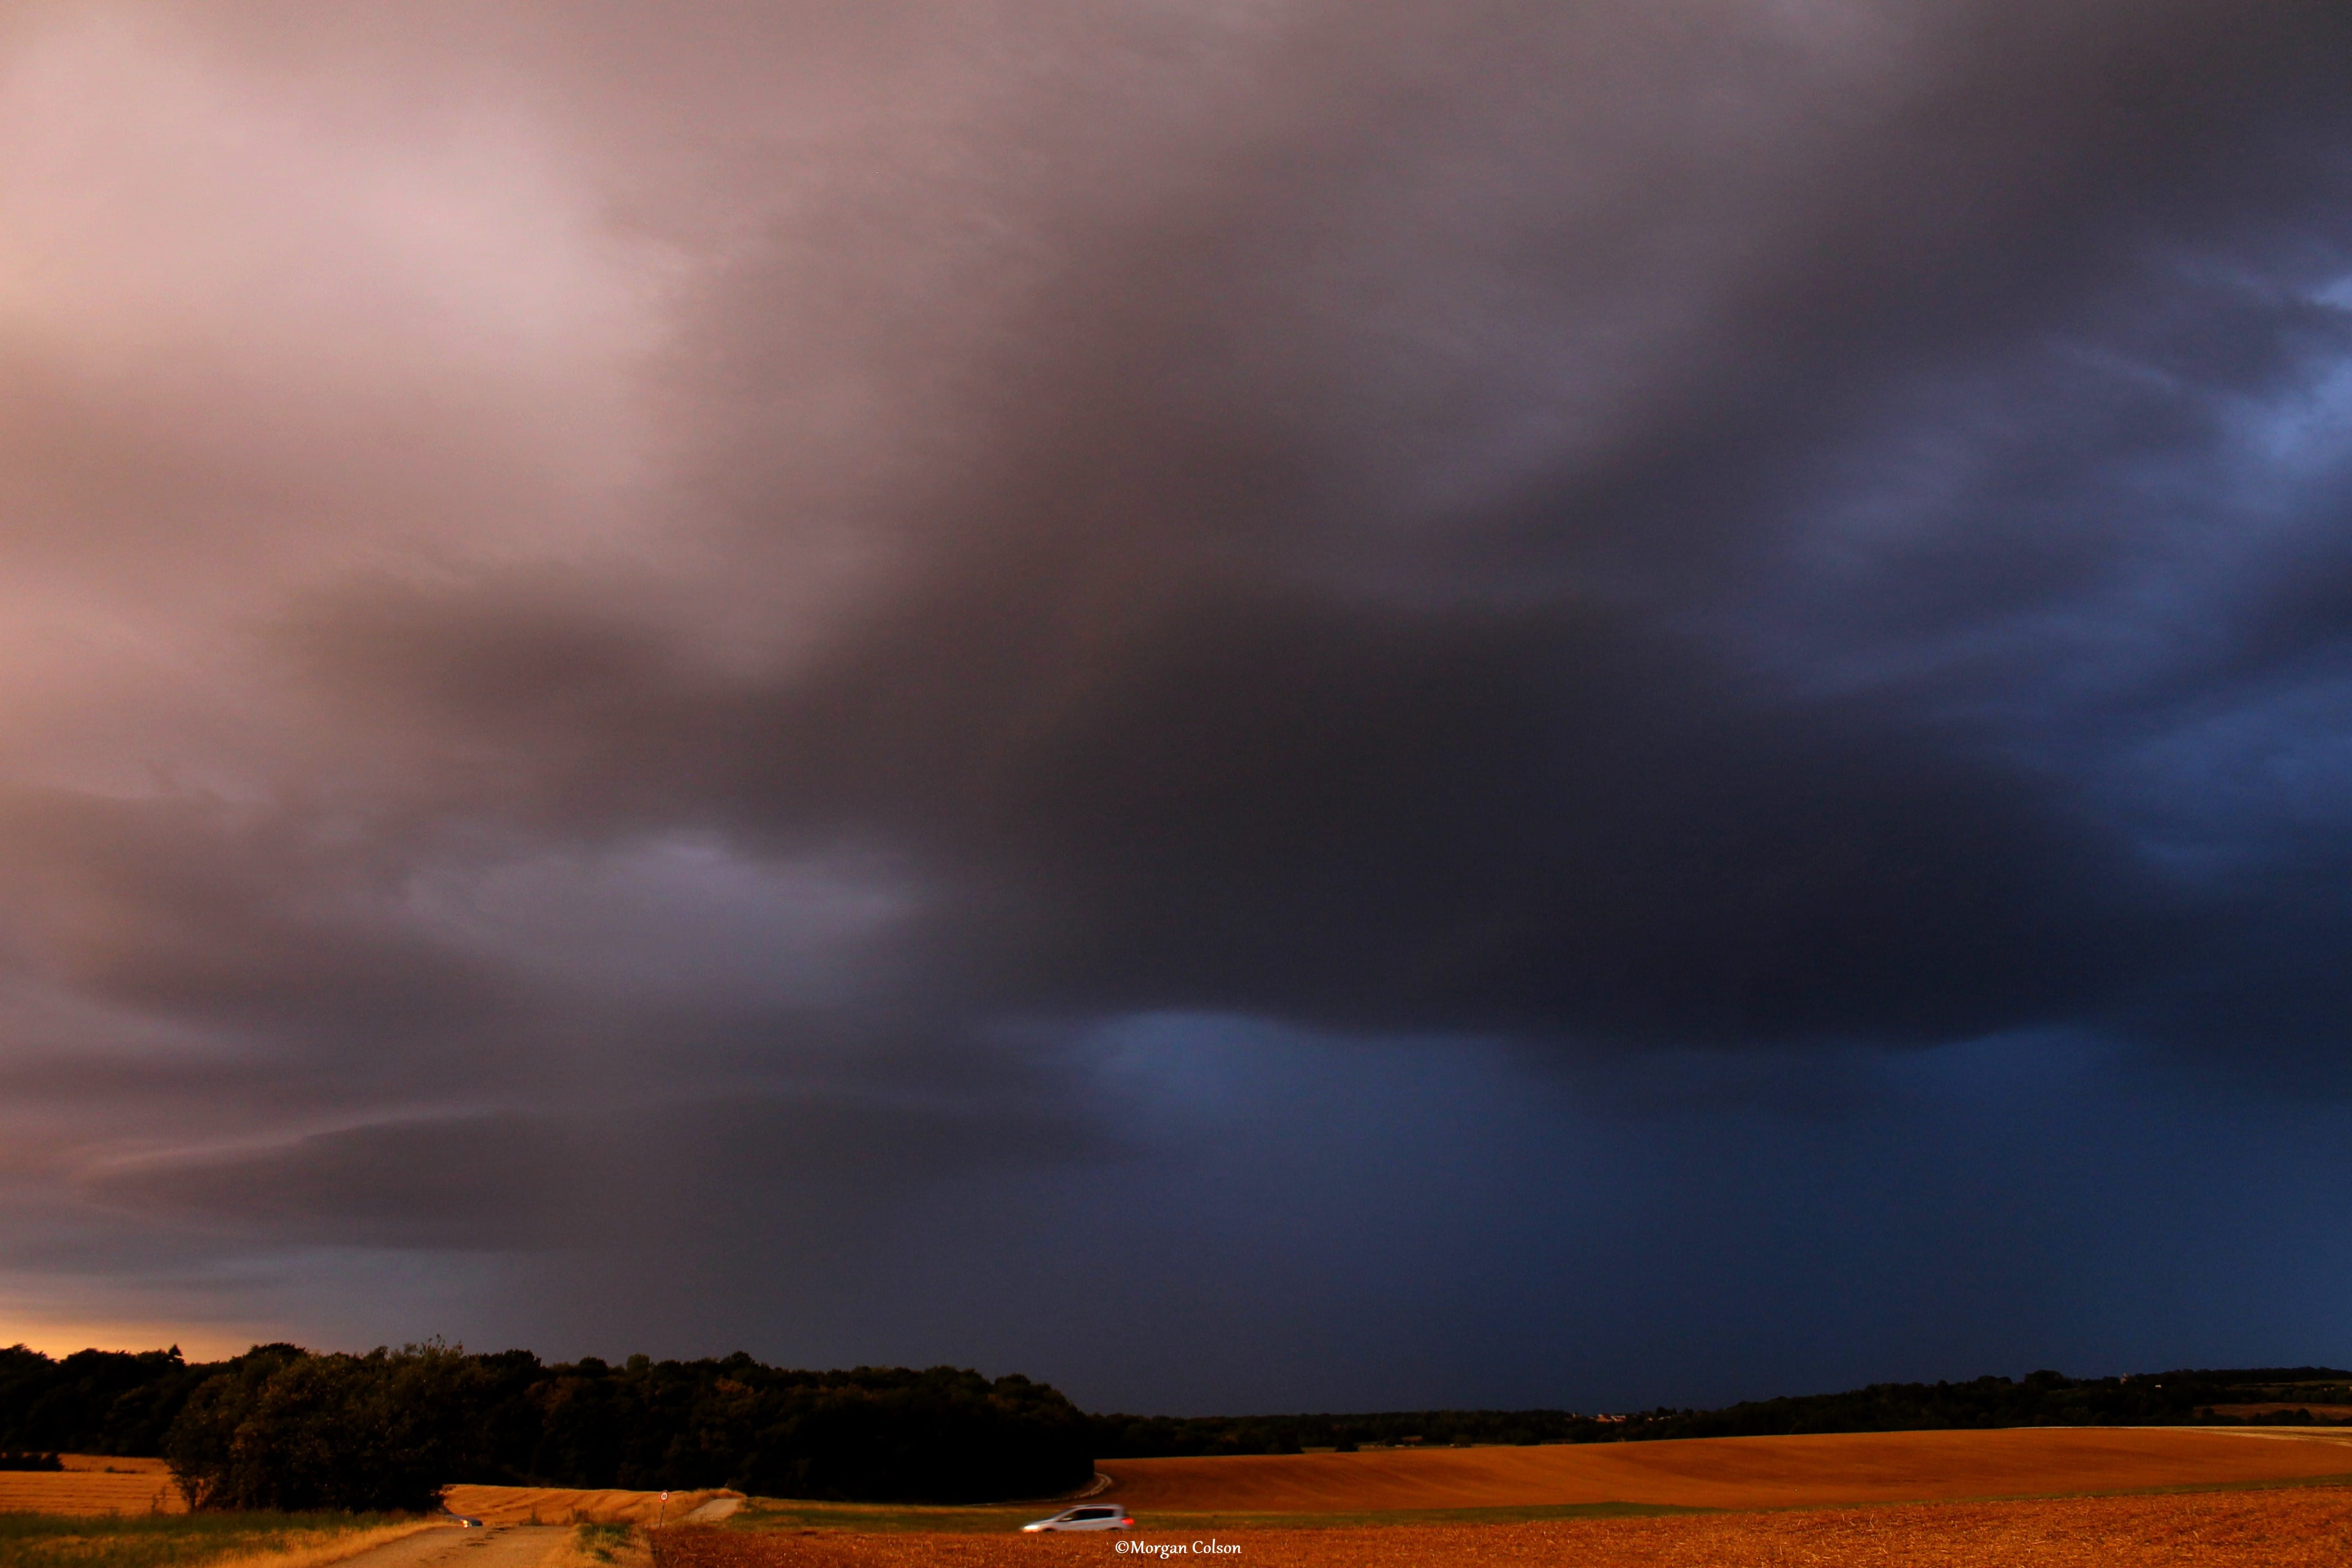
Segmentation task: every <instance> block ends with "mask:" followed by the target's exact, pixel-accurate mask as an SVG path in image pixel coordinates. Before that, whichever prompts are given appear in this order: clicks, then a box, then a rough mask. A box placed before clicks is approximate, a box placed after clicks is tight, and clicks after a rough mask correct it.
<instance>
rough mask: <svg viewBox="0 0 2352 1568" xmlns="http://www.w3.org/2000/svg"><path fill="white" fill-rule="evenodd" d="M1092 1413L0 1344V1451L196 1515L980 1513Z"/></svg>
mask: <svg viewBox="0 0 2352 1568" xmlns="http://www.w3.org/2000/svg"><path fill="white" fill-rule="evenodd" d="M1090 1437H1091V1433H1090V1430H1089V1428H1088V1426H1087V1418H1086V1417H1085V1416H1084V1415H1081V1414H1080V1413H1079V1412H1078V1411H1077V1410H1076V1408H1074V1407H1073V1406H1072V1405H1070V1403H1069V1401H1068V1400H1066V1399H1065V1398H1064V1397H1063V1396H1062V1395H1061V1394H1059V1393H1058V1392H1056V1391H1055V1390H1054V1389H1053V1388H1051V1387H1048V1386H1047V1385H1045V1384H1038V1383H1032V1382H1030V1381H1029V1380H1028V1379H1027V1378H1025V1377H1019V1376H1012V1377H1000V1378H997V1379H995V1380H993V1381H991V1380H989V1379H987V1378H984V1377H982V1376H981V1375H980V1374H979V1373H974V1372H966V1371H960V1370H957V1369H955V1368H952V1367H933V1368H930V1369H929V1370H928V1371H913V1370H908V1369H905V1368H895V1367H858V1368H855V1369H852V1370H849V1371H843V1372H797V1371H790V1370H786V1369H783V1368H780V1367H772V1366H766V1365H763V1364H761V1363H759V1362H756V1361H753V1360H752V1359H751V1357H750V1356H747V1355H740V1354H739V1355H735V1356H730V1357H729V1358H727V1359H726V1360H724V1361H698V1362H653V1361H649V1360H648V1359H646V1357H644V1356H632V1357H630V1358H629V1360H628V1362H627V1363H625V1365H622V1366H617V1367H615V1366H610V1365H607V1364H606V1363H604V1362H602V1361H598V1360H595V1359H593V1358H591V1359H587V1360H583V1361H580V1362H577V1363H568V1364H562V1365H553V1366H551V1365H548V1364H545V1363H541V1361H540V1359H539V1358H538V1357H537V1356H535V1355H532V1354H531V1353H530V1352H528V1351H508V1352H502V1353H499V1354H495V1355H467V1354H465V1353H464V1352H460V1351H457V1350H450V1349H445V1348H442V1347H439V1346H425V1347H412V1348H410V1349H407V1350H404V1351H383V1350H379V1351H376V1352H373V1353H371V1354H368V1355H363V1356H351V1355H313V1354H310V1352H306V1351H304V1350H302V1349H300V1348H299V1347H298V1346H294V1345H257V1346H256V1347H255V1348H254V1349H252V1350H250V1351H248V1352H246V1353H245V1354H244V1355H241V1356H238V1357H236V1359H234V1360H232V1361H227V1362H220V1363H210V1364H199V1365H188V1364H186V1363H184V1362H183V1361H182V1360H181V1358H180V1356H179V1354H178V1352H176V1351H174V1352H155V1353H152V1354H150V1355H146V1356H119V1355H112V1354H110V1353H109V1352H81V1353H80V1354H79V1355H74V1356H68V1357H67V1358H65V1360H63V1361H62V1362H57V1361H51V1360H50V1359H49V1358H48V1357H47V1356H43V1355H40V1354H38V1353H37V1352H33V1351H28V1350H25V1349H23V1348H22V1347H21V1346H20V1347H17V1348H16V1349H14V1350H9V1351H5V1352H0V1447H26V1448H44V1449H55V1448H64V1449H67V1450H68V1451H71V1452H82V1453H96V1454H144V1455H153V1454H162V1455H163V1456H164V1457H165V1458H169V1459H170V1460H171V1462H172V1466H173V1472H174V1474H175V1475H177V1476H179V1477H180V1478H181V1482H182V1485H183V1487H184V1489H186V1490H187V1491H188V1492H189V1494H190V1495H191V1497H192V1498H193V1499H194V1500H195V1501H196V1502H197V1503H198V1504H199V1506H205V1507H218V1508H280V1509H290V1510H299V1509H316V1508H347V1509H370V1510H373V1509H387V1510H390V1509H418V1508H425V1507H429V1506H431V1505H432V1503H433V1500H435V1499H436V1497H437V1496H438V1494H439V1491H440V1489H441V1488H442V1487H444V1486H446V1485H448V1484H451V1483H453V1482H458V1481H480V1482H492V1483H499V1482H506V1483H514V1484H521V1485H534V1486H567V1487H631V1488H656V1487H668V1488H689V1487H718V1486H730V1487H734V1488H737V1489H740V1490H743V1491H748V1492H754V1493H759V1494H762V1495H767V1496H788V1497H804V1498H833V1499H841V1500H874V1501H932V1502H976V1501H982V1500H993V1499H1001V1498H1016V1497H1046V1496H1052V1495H1055V1494H1056V1493H1059V1492H1063V1491H1066V1490H1068V1489H1072V1488H1074V1487H1076V1486H1078V1485H1081V1484H1083V1483H1084V1481H1085V1480H1086V1479H1087V1475H1088V1474H1089V1473H1090V1468H1091V1465H1092V1458H1093V1456H1092V1454H1091V1453H1090V1451H1089V1448H1088V1443H1089V1440H1090Z"/></svg>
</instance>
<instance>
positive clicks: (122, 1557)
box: [0, 1512, 436, 1568]
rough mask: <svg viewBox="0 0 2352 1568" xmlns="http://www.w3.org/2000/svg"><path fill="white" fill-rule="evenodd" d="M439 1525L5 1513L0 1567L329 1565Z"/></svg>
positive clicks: (265, 1516)
mask: <svg viewBox="0 0 2352 1568" xmlns="http://www.w3.org/2000/svg"><path fill="white" fill-rule="evenodd" d="M433 1528H436V1527H435V1526H433V1525H432V1524H430V1523H428V1522H427V1521H422V1520H415V1519H394V1518H388V1517H386V1516H383V1515H380V1514H342V1513H290V1514H289V1513H199V1514H190V1513H185V1512H182V1513H176V1514H91V1515H84V1516H80V1517H75V1516H72V1515H68V1514H59V1513H47V1514H34V1513H7V1514H0V1568H326V1565H327V1564H331V1563H340V1562H341V1561H343V1560H344V1559H345V1558H348V1557H353V1556H356V1555H358V1554H359V1553H360V1552H367V1551H371V1550H373V1548H375V1547H378V1546H382V1545H383V1544H385V1543H386V1542H393V1541H397V1540H400V1539H401V1538H403V1537H404V1536H409V1535H414V1534H415V1533H417V1532H418V1531H423V1530H429V1529H433Z"/></svg>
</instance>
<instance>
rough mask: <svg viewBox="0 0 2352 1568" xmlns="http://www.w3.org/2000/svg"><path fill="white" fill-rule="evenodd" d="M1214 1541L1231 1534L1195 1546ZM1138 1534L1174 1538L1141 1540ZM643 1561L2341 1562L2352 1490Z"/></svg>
mask: <svg viewBox="0 0 2352 1568" xmlns="http://www.w3.org/2000/svg"><path fill="white" fill-rule="evenodd" d="M1212 1542H1214V1543H1215V1544H1216V1545H1219V1546H1225V1547H1232V1548H1236V1549H1237V1550H1234V1551H1230V1552H1204V1551H1202V1550H1200V1548H1202V1547H1205V1546H1208V1545H1210V1544H1211V1543H1212ZM1137 1547H1146V1548H1150V1547H1159V1548H1167V1549H1177V1550H1171V1551H1169V1552H1166V1554H1165V1555H1162V1554H1161V1553H1160V1552H1151V1553H1150V1554H1149V1555H1145V1554H1139V1553H1138V1552H1137V1551H1136V1550H1135V1549H1136V1548H1137ZM655 1560H656V1568H918V1565H922V1568H1000V1565H1003V1568H1010V1565H1013V1564H1023V1565H1025V1568H1034V1565H1035V1564H1039V1563H1056V1564H1058V1563H1104V1564H1109V1563H1150V1562H1160V1563H1180V1564H1202V1563H1228V1564H1234V1565H1237V1568H1389V1565H1394V1568H1408V1565H1414V1564H1429V1565H1451V1564H1463V1565H1465V1568H1484V1565H1486V1564H1496V1565H1517V1564H1538V1563H1541V1564H1575V1565H1576V1568H1799V1565H1804V1568H1849V1565H1851V1568H1989V1565H1996V1564H1998V1565H2014V1568H2222V1565H2224V1564H2227V1565H2230V1568H2241V1565H2245V1568H2252V1565H2256V1564H2259V1565H2261V1568H2322V1565H2325V1568H2342V1565H2343V1564H2345V1563H2352V1489H2347V1488H2341V1487H2290V1488H2279V1489H2270V1490H2262V1491H2245V1492H2195V1493H2187V1494H2172V1495H2167V1496H2158V1497H2107V1498H2073V1499H2054V1500H2024V1501H2010V1502H1958V1503H1952V1502H1948V1503H1914V1504H1907V1505H1880V1506H1876V1507H1869V1508H1844V1509H1806V1510H1785V1511H1775V1512H1748V1513H1716V1514H1675V1515H1668V1516H1664V1517H1654V1518H1636V1519H1572V1520H1550V1521H1539V1522H1533V1523H1524V1524H1466V1525H1438V1524H1398V1525H1373V1526H1360V1527H1338V1528H1332V1529H1257V1528H1245V1529H1240V1530H1231V1531H1212V1532H1170V1531H1152V1530H1144V1531H1139V1532H1138V1533H1137V1535H1136V1536H1135V1537H1134V1538H1133V1539H1132V1540H1131V1541H1129V1542H1128V1549H1127V1550H1126V1551H1121V1550H1120V1549H1119V1543H1118V1540H1116V1539H1112V1538H1107V1537H1104V1536H1099V1535H1095V1536H1079V1535H1068V1536H1049V1537H1022V1536H1013V1535H946V1534H929V1533H916V1532H907V1533H898V1534H855V1533H849V1532H832V1531H807V1532H795V1533H782V1532H774V1533H761V1534H753V1533H751V1532H746V1531H720V1530H702V1529H693V1528H688V1529H684V1530H677V1531H664V1532H663V1535H662V1537H661V1538H660V1539H659V1542H658V1543H657V1545H656V1553H655Z"/></svg>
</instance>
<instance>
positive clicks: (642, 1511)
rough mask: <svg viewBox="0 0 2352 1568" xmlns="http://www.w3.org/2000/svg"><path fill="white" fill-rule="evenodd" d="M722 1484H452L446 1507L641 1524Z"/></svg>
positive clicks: (680, 1513) (514, 1518) (669, 1514)
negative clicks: (667, 1489) (660, 1488)
mask: <svg viewBox="0 0 2352 1568" xmlns="http://www.w3.org/2000/svg"><path fill="white" fill-rule="evenodd" d="M740 1495H741V1494H740V1493H739V1492H730V1491H725V1490H709V1491H692V1492H672V1493H670V1494H669V1501H668V1502H667V1503H664V1502H663V1501H662V1500H661V1494H660V1493H659V1492H631V1491H611V1490H607V1491H585V1490H579V1489H572V1488H566V1487H451V1488H450V1489H449V1493H448V1496H447V1498H446V1499H445V1501H446V1503H447V1504H448V1508H449V1511H450V1512H452V1513H462V1514H467V1515H469V1516H470V1517H472V1518H475V1519H478V1520H481V1521H484V1522H486V1523H489V1524H643V1525H652V1524H655V1523H656V1522H659V1521H663V1520H669V1521H676V1520H677V1519H680V1518H682V1517H684V1516H685V1515H686V1514H687V1513H688V1511H690V1510H693V1509H696V1508H698V1507H699V1506H701V1505H702V1504H703V1503H706V1502H709V1500H711V1499H712V1498H716V1497H740Z"/></svg>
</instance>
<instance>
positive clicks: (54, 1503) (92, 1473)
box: [0, 1454, 188, 1514]
mask: <svg viewBox="0 0 2352 1568" xmlns="http://www.w3.org/2000/svg"><path fill="white" fill-rule="evenodd" d="M60 1458H61V1462H62V1463H63V1464H64V1465H65V1468H64V1469H62V1470H0V1513H71V1514H100V1513H185V1512H186V1511H187V1508H188V1505H187V1504H186V1503H184V1502H183V1501H182V1500H180V1490H179V1489H178V1488H177V1487H175V1486H173V1484H172V1472H171V1471H170V1470H169V1469H168V1468H165V1466H164V1464H163V1460H161V1459H118V1458H108V1457H106V1456H103V1455H99V1454H66V1455H63V1456H61V1457H60Z"/></svg>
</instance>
